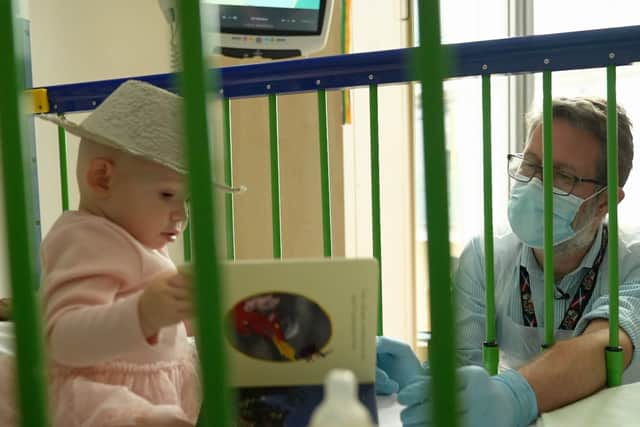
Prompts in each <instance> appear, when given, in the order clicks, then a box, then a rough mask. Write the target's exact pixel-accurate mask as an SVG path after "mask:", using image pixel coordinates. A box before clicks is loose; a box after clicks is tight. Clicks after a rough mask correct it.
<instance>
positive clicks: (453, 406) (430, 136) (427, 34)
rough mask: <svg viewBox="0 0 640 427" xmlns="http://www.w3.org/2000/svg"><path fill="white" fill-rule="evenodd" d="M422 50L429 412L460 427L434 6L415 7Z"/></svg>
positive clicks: (440, 57) (417, 62)
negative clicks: (430, 376)
mask: <svg viewBox="0 0 640 427" xmlns="http://www.w3.org/2000/svg"><path fill="white" fill-rule="evenodd" d="M418 10H419V20H418V22H419V24H420V47H419V48H418V49H417V50H416V51H415V54H414V56H413V62H414V64H413V72H414V75H416V76H417V77H418V78H419V80H420V82H421V83H422V99H421V101H422V111H423V143H424V159H423V160H424V164H425V177H424V179H425V187H426V189H427V218H426V220H427V234H428V238H429V245H428V265H429V290H430V297H431V298H430V300H431V324H432V329H433V335H432V339H431V346H430V347H429V366H430V367H431V373H432V374H433V382H432V384H431V398H432V402H433V403H432V406H433V407H432V408H429V407H428V406H429V405H425V406H427V408H425V410H426V411H429V412H431V411H430V410H431V409H432V410H433V411H432V412H431V414H432V415H433V419H434V421H435V425H436V426H438V427H455V426H458V425H459V423H458V418H457V413H458V410H457V408H458V402H457V396H456V380H455V339H456V332H455V324H454V315H453V301H452V288H451V258H450V257H451V255H450V254H451V252H450V247H449V196H448V186H447V154H446V147H445V131H444V95H443V89H442V80H443V79H444V76H445V68H446V64H445V57H444V51H443V49H442V46H441V45H440V11H439V5H438V1H437V0H423V1H420V2H418Z"/></svg>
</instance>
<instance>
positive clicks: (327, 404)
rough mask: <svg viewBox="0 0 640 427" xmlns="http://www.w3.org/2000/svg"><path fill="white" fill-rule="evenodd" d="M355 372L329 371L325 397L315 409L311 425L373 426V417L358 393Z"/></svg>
mask: <svg viewBox="0 0 640 427" xmlns="http://www.w3.org/2000/svg"><path fill="white" fill-rule="evenodd" d="M357 386H358V384H357V382H356V377H355V375H353V372H351V371H349V370H346V369H333V370H331V371H329V373H328V374H327V376H326V378H325V381H324V398H323V399H322V402H320V405H318V407H317V408H316V409H315V411H313V414H312V415H311V422H310V423H309V427H373V423H372V422H371V417H370V416H369V412H368V411H367V409H366V408H365V406H364V405H363V404H362V403H360V400H359V399H358V395H357Z"/></svg>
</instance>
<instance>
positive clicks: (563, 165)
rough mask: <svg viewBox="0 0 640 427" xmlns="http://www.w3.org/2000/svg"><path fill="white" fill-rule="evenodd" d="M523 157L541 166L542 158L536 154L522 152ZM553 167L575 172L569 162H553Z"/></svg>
mask: <svg viewBox="0 0 640 427" xmlns="http://www.w3.org/2000/svg"><path fill="white" fill-rule="evenodd" d="M523 157H524V159H525V160H527V161H528V162H532V163H534V162H535V163H537V164H539V165H540V166H542V159H540V158H539V157H538V156H537V155H536V154H533V153H524V155H523ZM553 169H555V170H558V171H565V172H570V173H575V171H576V170H575V168H574V167H573V166H571V165H570V164H568V163H565V162H554V163H553Z"/></svg>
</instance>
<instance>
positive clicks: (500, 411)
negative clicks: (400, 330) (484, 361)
mask: <svg viewBox="0 0 640 427" xmlns="http://www.w3.org/2000/svg"><path fill="white" fill-rule="evenodd" d="M457 375H458V397H459V405H458V406H459V408H458V410H459V416H460V420H461V421H462V426H464V427H526V426H528V425H529V424H531V423H533V422H534V421H535V420H536V418H537V417H538V403H537V400H536V395H535V393H534V392H533V389H532V388H531V386H530V385H529V383H528V382H527V380H525V379H524V377H523V376H522V375H520V373H519V372H518V371H515V370H509V371H506V372H503V373H502V374H500V375H495V376H492V377H491V376H489V374H488V373H487V372H486V371H485V370H484V369H483V368H481V367H479V366H465V367H462V368H459V369H458V370H457ZM430 395H431V376H429V375H424V376H421V377H419V378H418V379H416V381H414V382H412V383H411V384H409V385H408V386H407V387H405V388H404V389H401V390H400V392H399V393H398V402H399V403H401V404H402V405H406V406H407V408H405V409H403V410H402V412H401V414H400V418H401V419H402V425H403V427H422V426H432V425H433V421H432V418H431V411H429V412H428V413H427V410H426V407H427V405H429V406H430V405H431V396H430Z"/></svg>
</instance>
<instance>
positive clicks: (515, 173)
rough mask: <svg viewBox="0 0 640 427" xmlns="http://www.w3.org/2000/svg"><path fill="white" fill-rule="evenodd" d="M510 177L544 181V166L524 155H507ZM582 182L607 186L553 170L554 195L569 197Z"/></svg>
mask: <svg viewBox="0 0 640 427" xmlns="http://www.w3.org/2000/svg"><path fill="white" fill-rule="evenodd" d="M507 160H508V170H509V176H510V177H511V178H513V179H515V180H516V181H520V182H529V181H531V179H532V178H534V177H536V178H539V179H540V180H541V181H542V165H539V164H537V163H532V162H530V161H528V160H525V159H524V156H523V155H522V153H518V154H507ZM580 182H590V183H592V184H596V185H598V186H602V187H604V186H606V184H604V183H602V182H600V181H599V180H597V179H592V178H581V177H578V176H575V175H572V174H570V173H567V172H562V171H559V170H556V169H554V170H553V193H554V194H557V195H559V196H568V195H569V194H571V193H573V190H574V189H575V188H576V185H577V184H578V183H580Z"/></svg>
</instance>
